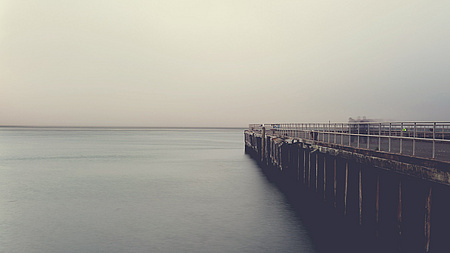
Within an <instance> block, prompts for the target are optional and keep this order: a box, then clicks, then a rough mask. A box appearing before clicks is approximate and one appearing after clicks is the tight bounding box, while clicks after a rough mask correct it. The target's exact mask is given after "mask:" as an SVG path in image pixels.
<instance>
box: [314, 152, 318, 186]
mask: <svg viewBox="0 0 450 253" xmlns="http://www.w3.org/2000/svg"><path fill="white" fill-rule="evenodd" d="M315 167H316V171H315V172H316V178H315V179H316V192H317V191H318V189H319V186H318V177H319V154H318V153H316V166H315Z"/></svg>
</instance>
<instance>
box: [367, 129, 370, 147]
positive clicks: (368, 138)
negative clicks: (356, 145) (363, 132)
mask: <svg viewBox="0 0 450 253" xmlns="http://www.w3.org/2000/svg"><path fill="white" fill-rule="evenodd" d="M369 136H370V123H367V149H370V137H369Z"/></svg>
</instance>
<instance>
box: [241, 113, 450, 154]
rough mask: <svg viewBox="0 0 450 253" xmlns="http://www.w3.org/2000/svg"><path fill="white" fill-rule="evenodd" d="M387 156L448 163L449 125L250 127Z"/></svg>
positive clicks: (336, 124) (412, 123)
mask: <svg viewBox="0 0 450 253" xmlns="http://www.w3.org/2000/svg"><path fill="white" fill-rule="evenodd" d="M263 128H264V129H265V131H266V132H267V133H268V134H273V135H278V136H283V137H291V138H299V139H305V140H314V141H320V142H325V143H333V144H337V145H340V146H350V147H356V148H363V149H371V150H377V151H385V152H390V153H397V154H404V155H411V156H416V157H421V158H431V159H438V160H444V161H450V122H443V121H440V122H424V121H422V122H411V121H408V122H406V121H405V122H360V121H358V122H347V123H331V122H329V123H280V124H250V125H249V130H252V131H255V132H260V131H261V130H262V129H263Z"/></svg>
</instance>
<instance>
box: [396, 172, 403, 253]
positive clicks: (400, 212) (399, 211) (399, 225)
mask: <svg viewBox="0 0 450 253" xmlns="http://www.w3.org/2000/svg"><path fill="white" fill-rule="evenodd" d="M402 215H403V207H402V180H399V182H398V208H397V230H398V240H399V251H400V252H401V246H402V242H401V240H402V220H403V218H402Z"/></svg>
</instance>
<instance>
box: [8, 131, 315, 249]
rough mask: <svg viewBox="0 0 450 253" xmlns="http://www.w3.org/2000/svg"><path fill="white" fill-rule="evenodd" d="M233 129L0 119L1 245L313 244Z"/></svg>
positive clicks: (253, 246)
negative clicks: (20, 123) (2, 124)
mask: <svg viewBox="0 0 450 253" xmlns="http://www.w3.org/2000/svg"><path fill="white" fill-rule="evenodd" d="M243 147H244V143H243V130H240V129H67V128H64V129H58V128H0V252H10V253H15V252H17V253H19V252H20V253H23V252H28V253H31V252H46V253H56V252H58V253H59V252H77V253H78V252H305V253H308V252H315V250H314V246H313V244H312V242H311V239H310V237H309V234H308V232H307V230H306V229H305V228H304V226H303V223H302V221H301V220H300V219H299V217H298V216H297V215H296V214H295V212H294V210H293V209H292V208H291V206H290V205H289V204H288V203H287V201H286V199H285V197H284V196H283V195H282V194H281V193H280V192H279V191H278V189H277V188H275V187H274V186H273V185H272V184H271V183H270V182H268V181H267V179H266V178H265V176H264V175H263V174H261V172H260V169H259V168H258V167H257V165H256V164H255V163H254V162H253V161H252V160H251V159H250V158H249V157H248V156H246V155H244V151H243Z"/></svg>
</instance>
